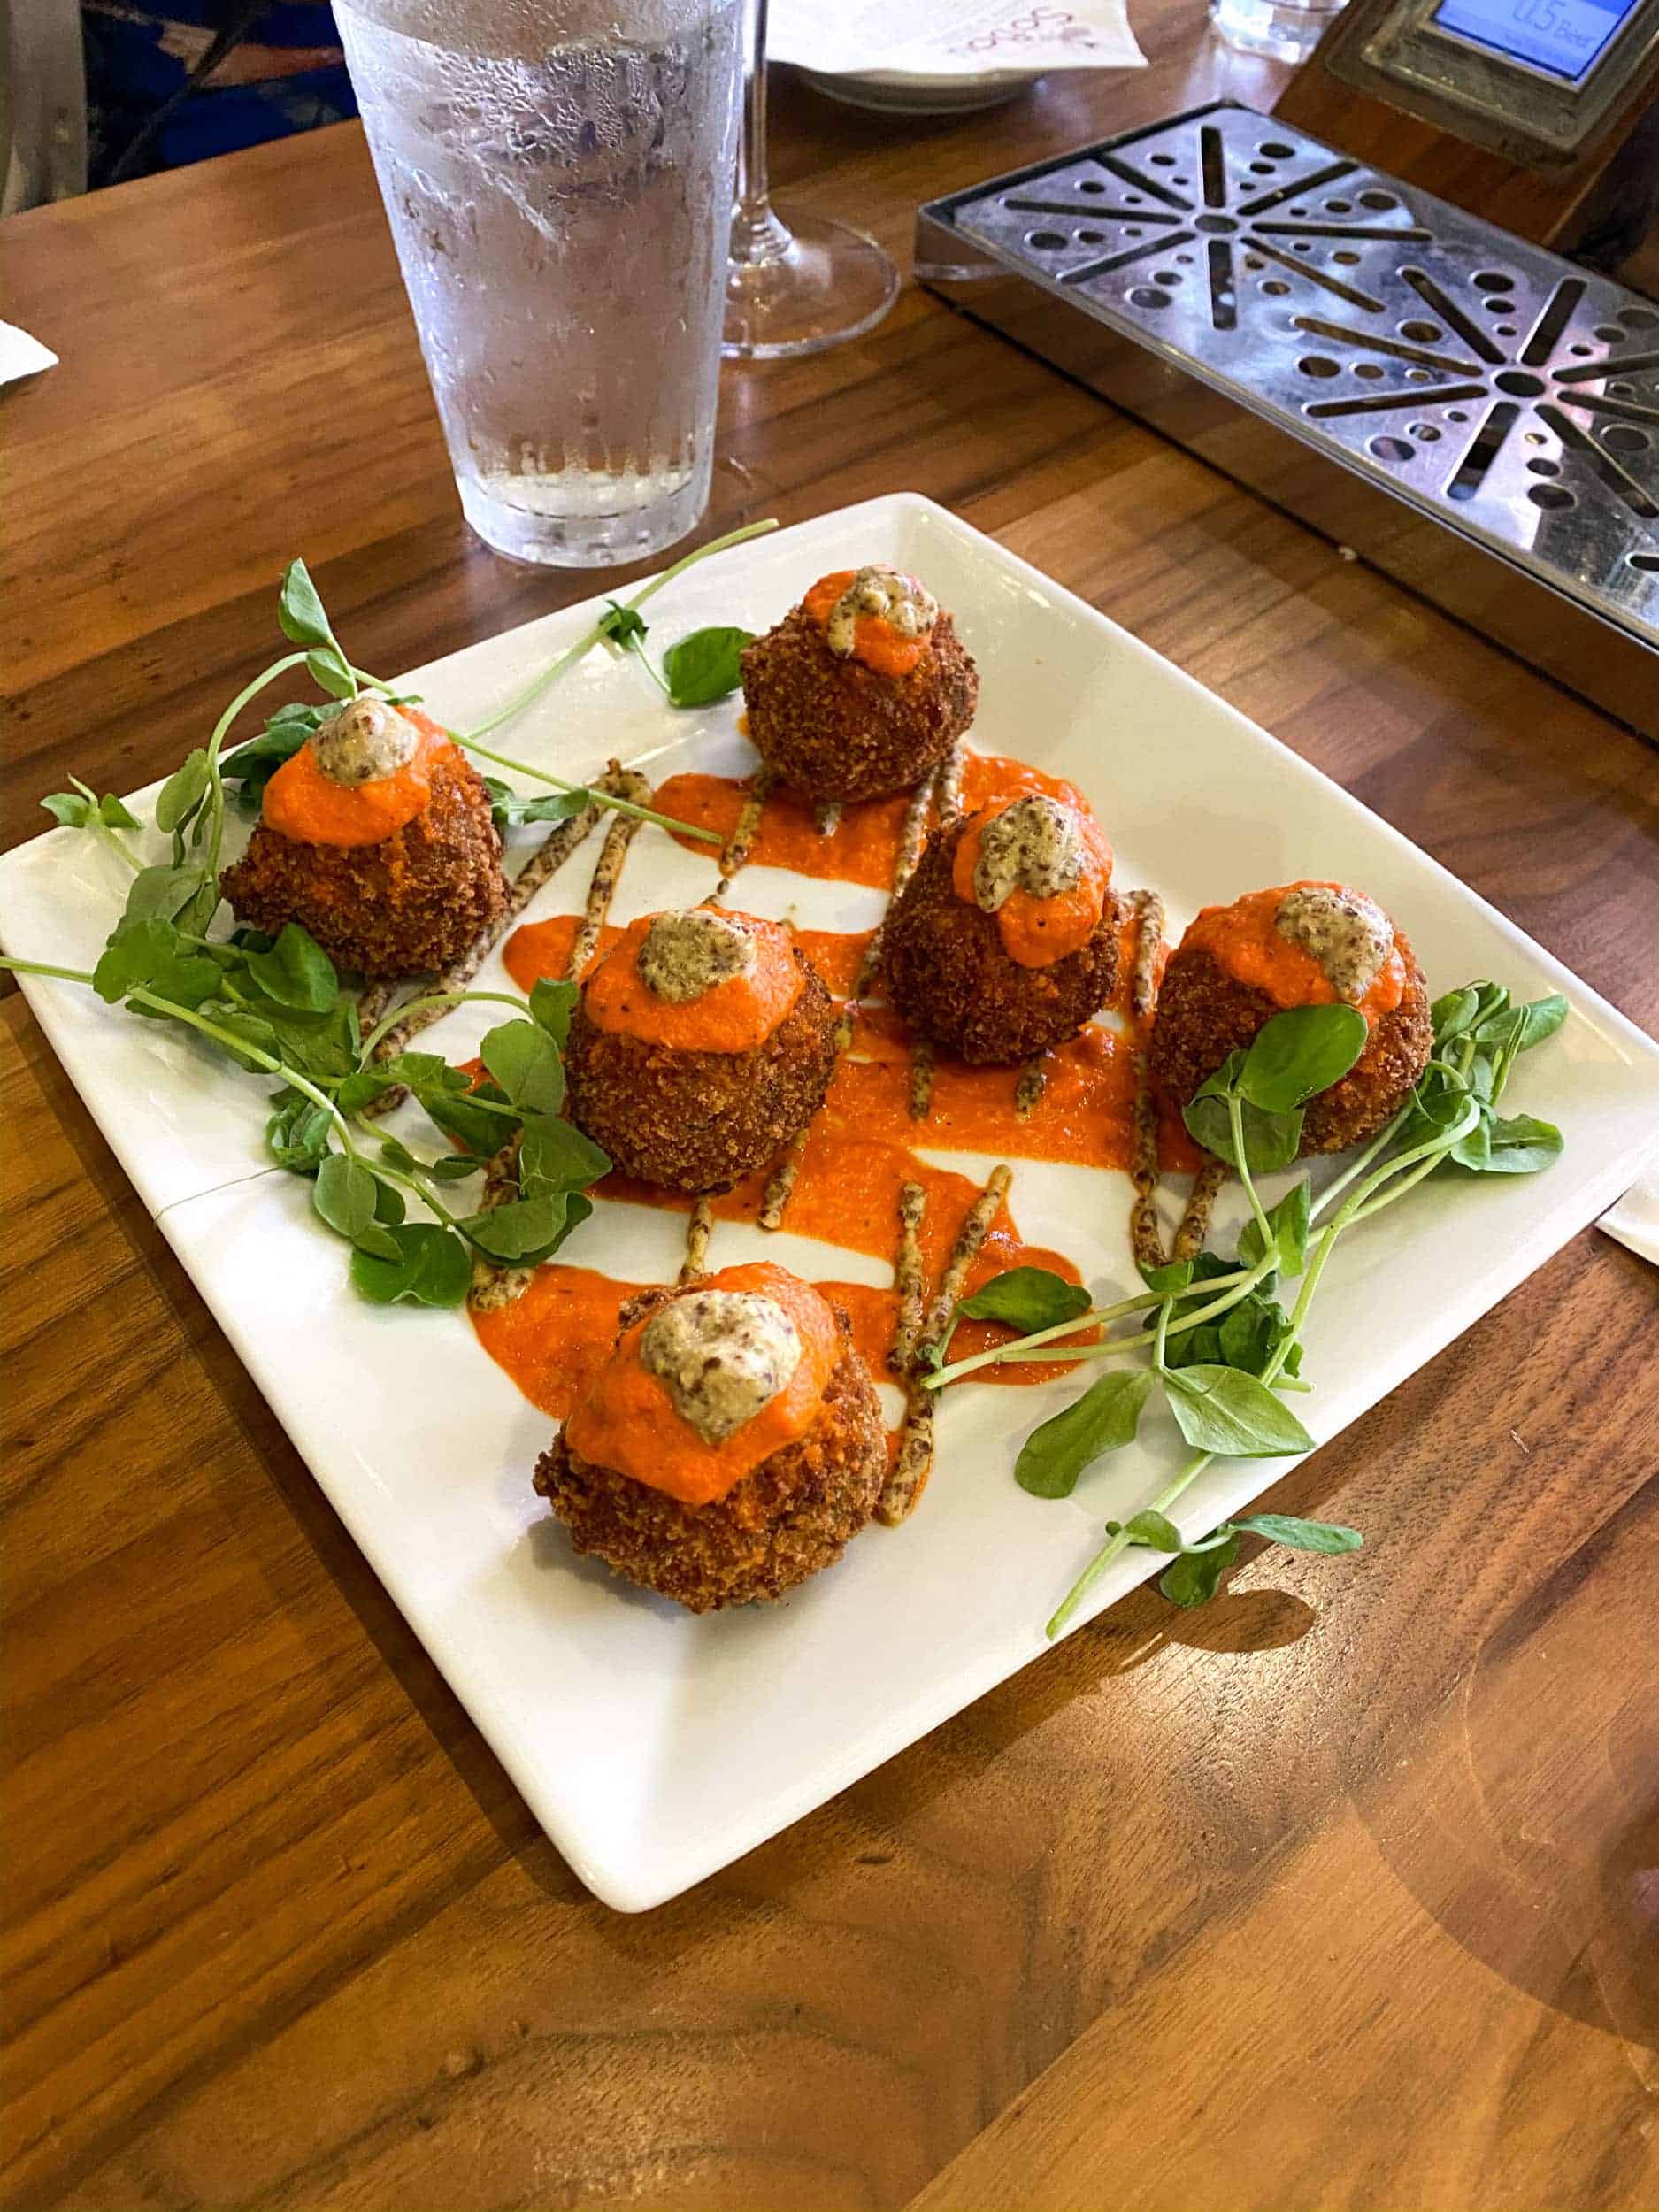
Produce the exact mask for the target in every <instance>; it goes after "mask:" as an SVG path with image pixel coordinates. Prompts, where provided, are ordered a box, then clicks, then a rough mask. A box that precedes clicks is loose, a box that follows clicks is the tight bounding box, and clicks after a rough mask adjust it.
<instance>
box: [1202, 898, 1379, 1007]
mask: <svg viewBox="0 0 1659 2212" xmlns="http://www.w3.org/2000/svg"><path fill="white" fill-rule="evenodd" d="M1343 888H1344V886H1343V885H1341V884H1340V883H1313V882H1303V883H1283V884H1280V885H1279V887H1278V888H1277V889H1274V890H1268V891H1250V892H1248V893H1247V894H1246V895H1245V896H1244V897H1243V898H1241V899H1235V900H1234V901H1233V904H1232V905H1231V906H1206V907H1204V908H1203V909H1202V910H1201V912H1200V913H1199V915H1198V917H1197V918H1196V920H1195V921H1194V922H1193V923H1192V924H1191V926H1189V927H1188V929H1187V934H1186V936H1185V937H1183V938H1182V940H1181V943H1182V945H1183V946H1186V945H1195V946H1198V947H1201V948H1202V949H1203V950H1204V951H1205V952H1208V953H1209V954H1210V956H1211V958H1212V959H1213V960H1214V961H1215V962H1216V964H1217V966H1218V967H1222V968H1225V970H1226V972H1227V973H1228V974H1229V975H1232V976H1235V977H1236V978H1237V979H1238V980H1239V981H1240V983H1248V984H1251V985H1253V986H1254V987H1255V988H1256V990H1258V991H1264V992H1265V993H1266V994H1267V995H1268V997H1269V998H1271V1000H1272V1002H1273V1003H1274V1005H1275V1006H1329V1005H1331V1004H1332V1003H1333V1002H1334V1000H1335V998H1336V991H1335V988H1334V987H1333V984H1332V981H1331V979H1330V977H1329V976H1328V975H1326V973H1325V970H1324V969H1323V968H1322V967H1321V966H1320V965H1319V963H1318V962H1317V960H1316V959H1315V958H1314V956H1313V955H1312V954H1311V953H1310V952H1307V951H1305V950H1304V949H1302V946H1301V945H1294V944H1292V942H1291V941H1290V940H1289V938H1288V937H1283V936H1281V935H1280V934H1279V929H1278V927H1277V926H1276V919H1275V918H1276V917H1277V915H1278V912H1279V902H1280V901H1281V900H1282V899H1283V898H1284V897H1285V895H1286V893H1287V892H1290V891H1316V890H1317V891H1340V890H1342V889H1343ZM1405 987H1406V964H1405V961H1404V959H1403V957H1402V954H1401V950H1400V940H1399V937H1398V935H1397V934H1396V936H1395V939H1394V945H1393V947H1392V949H1390V951H1389V955H1388V957H1387V958H1386V960H1385V961H1384V962H1383V964H1382V966H1381V967H1380V968H1379V970H1378V972H1377V974H1376V978H1375V979H1374V980H1373V981H1372V983H1371V988H1370V989H1369V990H1368V991H1367V992H1366V994H1365V995H1364V997H1363V999H1361V1000H1360V1002H1359V1010H1360V1012H1361V1013H1362V1014H1363V1015H1364V1017H1365V1018H1366V1020H1367V1021H1368V1022H1371V1021H1375V1019H1376V1018H1377V1017H1378V1016H1379V1014H1389V1013H1392V1012H1393V1011H1394V1008H1395V1007H1396V1006H1398V1005H1399V1003H1400V1001H1401V999H1402V997H1403V995H1404V994H1405Z"/></svg>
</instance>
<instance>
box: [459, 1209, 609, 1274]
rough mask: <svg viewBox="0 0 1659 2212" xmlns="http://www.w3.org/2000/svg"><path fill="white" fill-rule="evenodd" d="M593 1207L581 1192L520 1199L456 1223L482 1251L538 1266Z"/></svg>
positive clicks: (519, 1264) (553, 1251)
mask: <svg viewBox="0 0 1659 2212" xmlns="http://www.w3.org/2000/svg"><path fill="white" fill-rule="evenodd" d="M592 1211H593V1208H592V1206H591V1205H590V1204H589V1203H588V1200H587V1199H586V1198H585V1197H583V1196H582V1194H581V1193H580V1191H559V1192H557V1193H550V1194H546V1195H544V1196H541V1197H536V1198H517V1199H512V1200H511V1201H510V1202H508V1203H507V1204H506V1205H504V1206H491V1207H487V1208H485V1209H484V1210H482V1211H481V1212H479V1213H475V1214H468V1215H467V1217H466V1218H465V1220H464V1221H462V1222H460V1223H459V1224H458V1226H459V1228H460V1229H461V1231H462V1233H464V1234H465V1235H466V1236H468V1237H470V1238H471V1239H472V1242H473V1243H474V1244H475V1245H477V1247H478V1248H479V1249H480V1252H487V1253H488V1255H489V1256H490V1258H491V1259H494V1260H501V1261H504V1262H506V1263H508V1264H509V1265H516V1266H519V1267H535V1266H539V1265H540V1263H541V1262H542V1261H543V1260H546V1259H550V1258H551V1257H552V1256H553V1254H554V1253H555V1252H557V1250H558V1248H559V1247H560V1245H561V1244H563V1243H564V1241H565V1238H566V1237H567V1236H569V1234H570V1233H571V1231H572V1229H574V1228H575V1227H576V1226H577V1225H578V1223H579V1222H583V1221H586V1220H587V1218H588V1215H589V1214H591V1213H592Z"/></svg>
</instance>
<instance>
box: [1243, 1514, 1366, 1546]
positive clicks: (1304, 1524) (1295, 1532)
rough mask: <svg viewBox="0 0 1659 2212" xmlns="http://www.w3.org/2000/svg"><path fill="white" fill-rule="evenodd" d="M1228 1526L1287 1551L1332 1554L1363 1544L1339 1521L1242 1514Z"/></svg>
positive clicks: (1280, 1515)
mask: <svg viewBox="0 0 1659 2212" xmlns="http://www.w3.org/2000/svg"><path fill="white" fill-rule="evenodd" d="M1232 1526H1233V1528H1235V1529H1237V1530H1238V1531H1240V1533H1242V1534H1245V1535H1249V1536H1264V1537H1266V1539H1267V1540H1268V1542H1269V1543H1270V1544H1283V1545H1285V1546H1286V1548H1288V1549H1289V1550H1291V1551H1317V1552H1325V1553H1327V1554H1330V1555H1335V1554H1336V1553H1338V1552H1345V1551H1357V1550H1358V1549H1359V1548H1360V1547H1361V1545H1362V1544H1363V1542H1364V1541H1365V1539H1364V1538H1363V1536H1362V1535H1361V1534H1360V1532H1359V1531H1358V1530H1357V1529H1356V1528H1344V1527H1343V1526H1342V1525H1341V1523H1340V1522H1339V1521H1304V1520H1301V1519H1299V1518H1298V1517H1297V1516H1296V1515H1295V1514H1294V1513H1246V1514H1244V1515H1243V1516H1242V1517H1240V1519H1238V1520H1236V1521H1234V1522H1233V1523H1232Z"/></svg>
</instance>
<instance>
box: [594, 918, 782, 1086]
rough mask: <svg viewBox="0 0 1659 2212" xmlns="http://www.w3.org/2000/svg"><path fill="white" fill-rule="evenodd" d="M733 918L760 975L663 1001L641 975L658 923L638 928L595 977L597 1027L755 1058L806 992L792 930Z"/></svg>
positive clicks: (686, 1048)
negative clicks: (753, 1052) (644, 951)
mask: <svg viewBox="0 0 1659 2212" xmlns="http://www.w3.org/2000/svg"><path fill="white" fill-rule="evenodd" d="M734 919H737V920H740V921H741V922H742V923H743V925H744V926H745V927H746V928H747V930H748V932H749V937H750V939H751V940H752V941H753V943H754V946H755V951H756V960H755V965H754V967H753V969H752V970H751V971H750V972H749V974H748V975H733V976H727V977H726V980H725V981H724V982H722V983H716V984H714V985H712V986H711V987H710V988H709V989H708V990H706V991H704V992H703V995H702V996H701V997H700V998H692V999H685V1000H681V1001H675V1000H673V999H664V998H658V997H657V994H656V993H655V992H654V991H653V990H652V989H651V988H650V987H649V985H648V984H647V982H646V981H645V979H644V977H643V976H641V973H640V972H639V968H638V966H637V962H638V959H639V955H640V947H641V945H642V944H643V943H644V942H645V933H646V932H647V930H649V927H650V926H651V917H650V916H649V914H646V915H641V918H640V919H639V920H638V921H636V922H631V923H630V924H629V925H628V926H627V928H626V929H625V930H624V931H623V932H622V933H621V938H620V941H619V942H618V943H617V944H615V945H613V946H612V947H611V949H610V950H609V951H608V952H606V953H605V954H604V956H603V958H602V959H601V961H600V963H599V965H598V966H597V967H596V968H595V969H593V970H592V971H591V972H590V973H589V976H588V983H587V986H586V988H585V989H584V991H583V994H582V1005H583V1008H584V1009H585V1010H586V1012H587V1015H588V1019H589V1021H591V1022H592V1023H593V1025H594V1026H595V1029H604V1030H610V1031H611V1032H614V1033H620V1034H622V1035H624V1036H628V1037H638V1038H641V1039H642V1040H643V1041H644V1042H645V1043H647V1044H653V1045H667V1046H669V1047H671V1048H674V1049H676V1050H679V1051H682V1052H748V1051H749V1050H750V1049H751V1048H753V1047H754V1046H756V1045H758V1044H764V1042H765V1041H766V1039H767V1038H768V1037H770V1036H771V1034H772V1031H773V1030H774V1029H776V1028H777V1026H778V1025H779V1023H780V1021H782V1020H783V1018H784V1017H785V1016H786V1015H787V1013H788V1011H789V1009H790V1008H791V1007H792V1006H793V1005H794V1004H795V1001H796V999H798V998H799V997H800V995H801V993H802V991H803V988H804V987H805V986H804V984H803V979H802V975H801V970H800V967H799V965H798V964H797V963H796V961H795V954H794V952H793V951H792V950H791V949H790V944H789V933H788V932H787V930H785V929H783V928H781V927H780V926H779V924H778V923H776V922H761V921H757V920H756V919H755V918H754V917H753V916H752V915H747V914H745V915H739V916H736V917H734ZM567 956H568V954H567Z"/></svg>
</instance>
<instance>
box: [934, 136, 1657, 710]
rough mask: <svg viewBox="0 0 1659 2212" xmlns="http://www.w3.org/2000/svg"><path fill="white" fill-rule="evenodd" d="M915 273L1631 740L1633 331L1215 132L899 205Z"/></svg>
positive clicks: (1612, 292)
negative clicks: (1513, 655)
mask: <svg viewBox="0 0 1659 2212" xmlns="http://www.w3.org/2000/svg"><path fill="white" fill-rule="evenodd" d="M917 273H918V276H920V277H921V278H922V279H923V280H924V281H926V282H928V283H931V284H932V285H933V287H934V288H936V289H940V290H942V291H944V292H945V293H946V294H947V295H948V296H950V297H951V298H953V300H954V301H955V302H956V303H957V304H959V305H961V306H963V307H964V308H965V309H966V310H967V311H970V312H971V313H972V314H974V315H975V316H977V317H978V318H979V319H982V320H984V321H987V322H988V323H990V324H991V325H992V326H993V327H995V328H996V329H998V330H1001V331H1002V332H1004V333H1005V334H1008V335H1010V336H1012V337H1016V338H1018V340H1019V341H1020V342H1021V343H1023V344H1025V345H1028V346H1030V347H1032V348H1033V349H1034V350H1035V351H1037V352H1039V353H1041V354H1042V355H1044V356H1045V357H1048V358H1051V359H1054V360H1056V361H1057V362H1058V363H1059V364H1060V365H1063V366H1064V367H1065V368H1067V369H1068V370H1070V371H1071V373H1076V374H1079V375H1080V376H1082V377H1084V378H1085V379H1086V380H1087V381H1089V382H1091V383H1093V384H1094V386H1095V387H1096V388H1098V389H1100V390H1101V391H1102V392H1103V393H1105V395H1106V396H1108V397H1110V398H1112V399H1114V400H1116V401H1118V403H1121V404H1123V405H1125V406H1126V407H1128V408H1129V409H1131V411H1134V412H1136V413H1139V414H1141V415H1144V416H1146V417H1147V418H1148V419H1150V420H1151V421H1153V422H1154V423H1155V425H1156V426H1157V427H1158V428H1159V429H1161V430H1163V431H1164V433H1165V434H1168V435H1170V436H1171V437H1173V438H1175V439H1176V440H1177V441H1178V442H1180V443H1182V444H1184V445H1187V446H1188V447H1190V448H1191V449H1194V451H1197V452H1199V453H1201V454H1202V456H1203V457H1205V458H1206V459H1209V460H1211V461H1213V462H1215V463H1216V465H1218V466H1220V467H1223V468H1225V469H1226V470H1227V471H1228V472H1229V473H1231V474H1233V475H1235V476H1238V477H1240V479H1241V480H1244V481H1245V482H1247V483H1249V484H1251V485H1252V486H1253V488H1256V489H1258V490H1260V491H1262V492H1263V494H1264V495H1266V496H1268V497H1270V498H1271V499H1274V500H1275V501H1277V502H1278V503H1279V504H1281V505H1284V506H1286V507H1288V508H1290V509H1291V511H1294V512H1295V513H1298V514H1300V515H1302V516H1303V517H1304V518H1306V519H1307V520H1309V521H1310V522H1312V523H1313V524H1314V525H1315V526H1316V527H1319V528H1322V529H1326V530H1328V531H1329V532H1330V533H1331V534H1333V535H1334V536H1337V537H1338V538H1340V540H1341V541H1343V542H1345V543H1348V544H1352V545H1354V546H1356V548H1357V549H1359V550H1360V551H1361V552H1363V553H1364V554H1365V555H1366V556H1367V557H1369V558H1371V559H1372V560H1374V561H1375V562H1376V563H1377V564H1378V565H1379V566H1382V567H1384V568H1386V569H1387V570H1388V571H1389V572H1392V573H1394V574H1397V575H1400V576H1402V578H1403V579H1404V580H1407V581H1409V583H1411V584H1412V585H1413V586H1414V587H1415V588H1418V589H1420V590H1422V591H1424V592H1425V594H1426V595H1429V596H1431V597H1432V598H1434V599H1436V600H1437V601H1439V602H1440V603H1442V604H1444V605H1447V606H1448V607H1449V608H1450V609H1451V611H1454V612H1455V613H1457V614H1459V615H1461V616H1463V618H1466V619H1469V620H1471V621H1473V622H1475V623H1476V624H1478V625H1479V626H1480V627H1482V628H1483V629H1486V630H1487V631H1488V632H1490V633H1491V634H1494V635H1496V636H1498V637H1500V638H1501V639H1502V641H1504V642H1506V643H1508V644H1509V645H1511V646H1512V647H1513V648H1514V649H1515V650H1517V652H1520V653H1522V654H1523V655H1524V656H1525V657H1527V658H1528V659H1531V660H1532V661H1533V662H1535V663H1536V664H1539V665H1541V666H1544V667H1547V668H1548V669H1549V670H1550V672H1552V673H1554V674H1555V675H1557V676H1559V677H1561V678H1562V680H1564V681H1566V682H1568V683H1570V684H1571V685H1573V686H1574V687H1576V688H1578V689H1579V690H1582V691H1584V692H1586V694H1587V695H1589V696H1591V697H1593V698H1595V699H1597V700H1598V701H1599V702H1600V703H1601V704H1603V705H1606V706H1609V708H1610V709H1611V710H1612V711H1614V712H1616V713H1618V714H1620V715H1622V716H1623V717H1624V718H1625V719H1627V720H1629V721H1631V722H1632V724H1634V725H1635V726H1638V727H1640V728H1642V729H1644V730H1646V731H1647V733H1649V734H1659V658H1655V652H1654V649H1655V647H1659V308H1655V307H1654V306H1652V305H1651V304H1649V303H1647V302H1646V301H1644V300H1641V299H1639V298H1638V297H1637V296H1635V295H1634V294H1632V293H1630V292H1627V291H1625V290H1624V289H1623V288H1621V287H1620V286H1618V285H1617V284H1613V283H1611V282H1609V280H1607V279H1605V278H1602V277H1598V276H1594V275H1591V274H1589V273H1586V272H1585V271H1582V270H1579V269H1575V268H1574V267H1572V266H1571V264H1569V263H1567V262H1564V261H1562V260H1559V259H1558V258H1557V257H1555V256H1554V255H1552V254H1548V253H1545V252H1543V251H1542V250H1540V249H1539V248H1537V247H1535V246H1531V245H1528V244H1527V243H1525V242H1524V241H1522V240H1519V239H1517V238H1514V237H1511V236H1510V235H1509V234H1508V233H1507V232H1504V231H1502V230H1499V229H1497V228H1496V227H1494V226H1493V225H1492V224H1489V223H1485V222H1482V221H1480V220H1479V219H1478V218H1476V217H1474V216H1471V215H1466V214H1464V213H1463V211H1461V210H1460V209H1457V208H1454V207H1450V206H1448V205H1447V204H1446V203H1445V202H1444V201H1441V200H1437V199H1435V198H1433V197H1432V196H1430V195H1429V194H1427V193H1425V192H1419V191H1418V190H1417V189H1416V188H1414V187H1412V186H1409V185H1407V184H1403V183H1402V182H1400V181H1399V180H1397V179H1395V178H1393V177H1390V176H1388V175H1386V174H1385V173H1381V172H1379V171H1377V170H1372V169H1368V168H1366V167H1365V166H1364V165H1363V164H1361V163H1359V162H1356V161H1354V160H1351V159H1349V158H1348V157H1346V156H1344V155H1341V154H1338V153H1336V152H1334V151H1333V150H1332V149H1331V148H1330V147H1327V146H1323V145H1321V144H1320V143H1319V142H1317V140H1315V139H1311V138H1308V137H1306V136H1304V135H1303V134H1302V133H1300V132H1297V131H1295V130H1293V129H1291V128H1288V127H1286V126H1285V125H1283V124H1281V123H1279V122H1278V121H1276V120H1274V119H1271V118H1269V117H1264V116H1261V115H1257V114H1256V113H1254V112H1253V111H1251V110H1249V109H1248V108H1240V107H1236V106H1232V105H1220V106H1215V107H1209V108H1204V109H1200V110H1198V111H1194V112H1193V113H1191V114H1187V115H1182V116H1178V117H1176V118H1175V119H1172V120H1171V121H1168V122H1164V123H1159V124H1155V125H1154V126H1152V127H1150V128H1149V129H1146V130H1141V131H1137V132H1135V133H1133V134H1129V135H1127V136H1125V137H1123V138H1118V139H1110V140H1108V141H1106V142H1102V144H1100V145H1096V146H1090V147H1086V148H1084V149H1082V150H1079V151H1078V152H1075V153H1070V154H1066V155H1064V156H1062V157H1059V158H1058V159H1056V160H1053V161H1049V162H1046V163H1043V164H1041V165H1038V166H1036V167H1033V168H1030V169H1025V170H1021V171H1019V172H1018V173H1016V174H1014V175H1012V176H1007V177H1000V178H997V179H995V180H994V181H993V182H991V183H988V184H985V185H981V186H978V187H975V188H972V190H969V191H966V192H959V193H956V194H954V195H952V196H950V197H949V199H944V200H939V201H935V202H933V203H931V204H928V205H926V206H925V207H923V208H922V209H921V211H920V212H919V215H918V228H917ZM1010 280H1011V281H1010ZM1291 442H1294V444H1292V443H1291ZM1402 503H1403V507H1402ZM1471 547H1473V548H1478V549H1479V550H1480V552H1482V553H1483V554H1486V555H1489V556H1491V559H1489V560H1474V561H1471V557H1470V550H1469V549H1470V548H1471ZM1530 586H1536V587H1538V588H1537V589H1532V588H1529V587H1530Z"/></svg>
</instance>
